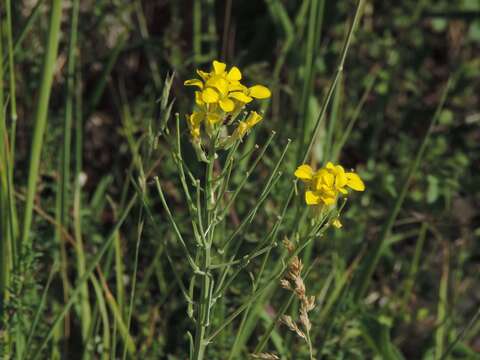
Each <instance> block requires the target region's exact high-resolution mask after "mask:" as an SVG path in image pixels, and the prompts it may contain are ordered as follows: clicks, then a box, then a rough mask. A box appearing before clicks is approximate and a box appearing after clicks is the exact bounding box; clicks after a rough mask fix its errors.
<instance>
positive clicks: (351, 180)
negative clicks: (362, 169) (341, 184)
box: [345, 173, 365, 191]
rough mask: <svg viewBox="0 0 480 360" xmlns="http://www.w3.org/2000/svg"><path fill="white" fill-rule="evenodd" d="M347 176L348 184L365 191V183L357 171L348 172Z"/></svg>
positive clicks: (356, 189) (352, 187)
mask: <svg viewBox="0 0 480 360" xmlns="http://www.w3.org/2000/svg"><path fill="white" fill-rule="evenodd" d="M345 175H346V176H347V186H348V187H349V188H351V189H353V190H355V191H364V190H365V184H364V183H363V181H362V179H360V176H358V175H357V174H355V173H346V174H345Z"/></svg>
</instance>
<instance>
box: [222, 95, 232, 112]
mask: <svg viewBox="0 0 480 360" xmlns="http://www.w3.org/2000/svg"><path fill="white" fill-rule="evenodd" d="M220 107H221V108H222V110H223V111H225V112H231V111H233V109H234V108H235V103H234V102H233V101H232V100H230V99H228V98H225V99H223V100H220Z"/></svg>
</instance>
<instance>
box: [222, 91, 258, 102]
mask: <svg viewBox="0 0 480 360" xmlns="http://www.w3.org/2000/svg"><path fill="white" fill-rule="evenodd" d="M230 90H232V89H231V88H230ZM228 97H230V98H233V99H235V100H238V101H240V102H242V103H245V104H248V103H249V102H250V101H252V100H253V98H251V97H250V96H248V95H245V94H244V93H243V92H240V91H234V92H231V93H230V94H228Z"/></svg>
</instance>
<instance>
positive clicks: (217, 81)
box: [206, 76, 228, 96]
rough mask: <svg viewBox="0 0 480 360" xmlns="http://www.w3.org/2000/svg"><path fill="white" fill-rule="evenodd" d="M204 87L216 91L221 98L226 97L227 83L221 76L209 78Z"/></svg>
mask: <svg viewBox="0 0 480 360" xmlns="http://www.w3.org/2000/svg"><path fill="white" fill-rule="evenodd" d="M206 85H207V86H210V87H213V88H215V89H217V90H218V92H219V93H220V94H222V95H223V96H227V94H228V81H227V80H226V79H225V78H223V77H221V76H214V77H212V78H210V79H209V80H208V81H207V83H206Z"/></svg>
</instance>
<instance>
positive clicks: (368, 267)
mask: <svg viewBox="0 0 480 360" xmlns="http://www.w3.org/2000/svg"><path fill="white" fill-rule="evenodd" d="M451 82H452V78H450V79H449V80H448V82H447V84H446V86H445V88H444V90H443V93H442V95H441V97H440V101H439V103H438V106H437V109H436V111H435V114H434V115H433V117H432V119H431V120H430V124H429V127H428V130H427V132H426V133H425V135H424V137H423V140H422V143H421V145H420V147H419V149H418V151H417V154H416V156H415V159H414V160H413V162H412V164H411V165H410V168H409V169H408V172H407V174H406V176H405V179H404V181H403V183H402V188H401V190H400V193H399V195H398V197H397V199H396V201H395V204H394V206H393V207H392V210H391V212H390V214H389V217H388V219H387V222H386V223H385V225H384V226H383V228H382V232H381V234H380V236H379V239H378V240H377V242H376V243H375V244H374V247H373V249H372V250H371V251H370V252H369V253H368V255H367V258H366V260H365V263H364V264H363V266H362V268H361V270H360V273H359V276H358V278H357V281H356V287H355V290H354V299H355V301H359V300H360V299H361V298H362V297H363V295H364V294H365V292H366V290H367V289H368V286H369V284H370V279H371V277H372V274H373V272H374V271H375V268H376V267H377V264H378V262H379V260H380V258H381V256H382V252H383V249H384V245H385V243H386V240H387V238H388V237H389V236H390V232H391V229H392V227H393V224H394V222H395V219H396V218H397V216H398V214H399V212H400V209H401V207H402V204H403V201H404V200H405V196H406V195H407V190H408V188H409V186H410V183H411V181H412V179H413V176H414V174H415V172H416V170H417V169H418V166H419V165H420V162H421V160H422V158H423V155H424V153H425V150H426V147H427V144H428V140H429V139H430V135H431V133H432V129H433V127H434V125H435V124H436V123H437V120H438V117H439V115H440V112H441V110H442V109H443V106H444V104H445V101H446V98H447V94H448V91H449V89H450V85H451Z"/></svg>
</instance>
